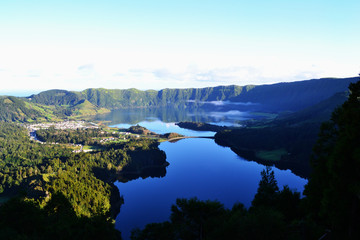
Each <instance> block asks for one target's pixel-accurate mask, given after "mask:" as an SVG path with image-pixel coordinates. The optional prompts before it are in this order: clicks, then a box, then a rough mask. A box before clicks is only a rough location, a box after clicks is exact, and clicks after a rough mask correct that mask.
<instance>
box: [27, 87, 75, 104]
mask: <svg viewBox="0 0 360 240" xmlns="http://www.w3.org/2000/svg"><path fill="white" fill-rule="evenodd" d="M79 95H80V94H79V93H76V92H70V91H66V90H58V89H54V90H47V91H44V92H41V93H39V94H34V95H31V96H30V97H29V98H28V99H29V100H30V101H31V102H35V103H39V104H44V105H55V106H59V105H75V104H77V103H78V102H79V101H80V100H82V98H81V97H80V96H79Z"/></svg>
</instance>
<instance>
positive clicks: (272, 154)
mask: <svg viewBox="0 0 360 240" xmlns="http://www.w3.org/2000/svg"><path fill="white" fill-rule="evenodd" d="M287 153H288V152H287V151H286V149H284V148H280V149H275V150H271V151H263V150H262V151H257V152H256V157H258V158H260V159H262V160H266V161H280V159H281V156H283V155H285V154H287Z"/></svg>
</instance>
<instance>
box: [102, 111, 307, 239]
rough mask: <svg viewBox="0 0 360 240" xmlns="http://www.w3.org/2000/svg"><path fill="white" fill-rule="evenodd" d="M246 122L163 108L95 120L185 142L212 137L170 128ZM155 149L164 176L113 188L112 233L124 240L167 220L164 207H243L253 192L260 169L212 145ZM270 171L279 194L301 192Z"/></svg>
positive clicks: (235, 114)
mask: <svg viewBox="0 0 360 240" xmlns="http://www.w3.org/2000/svg"><path fill="white" fill-rule="evenodd" d="M252 117H253V116H252V115H251V114H249V113H247V112H240V111H238V110H231V109H230V110H229V109H227V110H226V111H219V110H214V109H212V110H209V109H194V108H193V109H192V108H187V109H180V110H179V109H175V108H174V109H170V108H166V109H126V110H117V111H114V112H112V113H110V114H107V115H100V116H97V120H101V121H107V122H108V124H109V125H110V126H117V127H120V128H128V127H130V126H132V125H136V124H139V125H141V126H143V127H146V128H147V129H149V130H151V131H153V132H156V133H161V134H163V133H168V132H177V133H180V134H183V135H187V136H213V135H214V132H199V131H192V130H187V129H182V128H180V127H178V126H177V125H175V123H176V122H180V121H196V122H207V123H215V124H218V125H226V126H233V125H239V124H241V121H243V120H246V119H249V118H252ZM160 149H162V150H163V151H165V152H166V155H167V161H168V162H169V163H170V165H169V166H168V167H167V168H166V175H165V176H164V174H161V176H159V177H154V178H150V177H149V178H146V179H142V178H139V179H136V180H132V181H129V182H126V183H121V182H116V183H115V184H116V186H117V187H118V188H119V190H120V194H121V195H122V196H123V197H124V202H125V203H124V204H123V205H122V206H121V210H120V213H119V215H118V216H117V218H116V228H117V229H119V230H120V231H121V232H122V236H123V238H124V239H129V237H130V231H131V230H132V229H133V228H135V227H139V228H143V227H144V226H145V225H146V224H147V223H151V222H162V221H165V220H168V218H169V216H170V207H171V205H172V204H174V203H175V201H176V199H177V198H191V197H197V198H199V199H202V200H207V199H210V200H219V201H220V202H222V203H223V204H224V205H225V206H226V207H228V208H231V207H232V205H233V204H234V203H236V202H241V203H243V204H244V205H245V206H246V207H249V206H250V204H251V201H252V199H253V197H254V195H255V193H256V190H257V187H258V183H259V180H260V172H261V170H262V169H264V168H265V167H264V166H263V165H261V164H258V163H255V162H251V161H247V160H244V159H242V158H240V157H238V156H237V155H236V154H235V153H234V152H232V151H231V150H230V149H229V148H224V147H221V146H219V145H217V144H216V143H215V142H214V140H212V139H203V138H201V139H199V138H198V139H197V138H191V139H184V140H181V141H178V142H176V143H170V142H163V143H161V144H160ZM273 169H274V171H275V176H276V179H277V181H278V183H279V187H280V188H282V186H284V185H289V187H290V188H291V189H297V190H298V191H300V192H302V191H303V188H304V185H305V184H306V182H307V181H306V180H305V179H303V178H300V177H298V176H296V175H294V174H293V173H292V172H291V171H289V170H287V171H283V170H279V169H277V168H273ZM154 176H155V175H154Z"/></svg>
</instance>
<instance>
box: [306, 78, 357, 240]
mask: <svg viewBox="0 0 360 240" xmlns="http://www.w3.org/2000/svg"><path fill="white" fill-rule="evenodd" d="M349 89H350V92H351V94H350V96H349V99H348V100H347V101H346V102H345V103H344V104H343V105H342V106H341V107H340V108H338V109H337V110H336V111H335V112H334V113H333V115H332V118H331V120H330V121H329V122H327V123H324V124H323V125H322V127H321V131H320V134H319V139H318V142H317V144H316V146H315V147H314V157H313V158H312V166H313V169H314V171H313V173H312V175H311V178H310V180H309V183H308V185H307V186H306V189H305V194H306V195H307V196H308V205H309V209H310V212H311V213H312V215H313V218H314V219H315V220H316V221H319V222H321V223H322V224H323V225H324V227H326V228H329V229H331V231H332V234H333V236H334V237H335V238H340V237H341V238H342V239H359V237H360V231H359V229H360V218H359V216H360V198H359V196H360V185H359V183H360V147H359V146H360V145H359V143H360V141H359V139H360V101H359V99H360V82H357V83H355V84H351V85H350V87H349Z"/></svg>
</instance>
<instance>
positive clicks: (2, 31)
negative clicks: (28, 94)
mask: <svg viewBox="0 0 360 240" xmlns="http://www.w3.org/2000/svg"><path fill="white" fill-rule="evenodd" d="M359 10H360V1H358V0H357V1H355V0H354V1H353V0H344V1H332V0H327V1H325V0H311V1H310V0H302V1H271V0H267V1H259V0H254V1H242V0H219V1H218V0H208V1H205V0H192V1H187V0H181V1H179V0H173V1H165V0H164V1H159V0H151V1H150V0H148V1H145V0H143V1H140V0H127V1H122V0H101V1H100V0H97V1H91V0H88V1H67V0H63V1H45V0H43V1H41V0H32V1H28V0H23V1H17V0H2V1H1V2H0V80H1V85H2V90H3V91H23V90H44V89H50V88H62V89H68V90H81V89H85V88H89V87H105V88H130V87H135V88H139V89H160V88H165V87H204V86H215V85H229V84H237V85H245V84H262V83H273V82H280V81H296V80H303V79H310V78H319V77H349V76H355V75H357V74H358V72H359V71H360V58H359V56H360V44H359V43H360V31H359V25H360V11H359Z"/></svg>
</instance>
